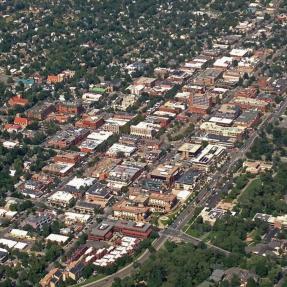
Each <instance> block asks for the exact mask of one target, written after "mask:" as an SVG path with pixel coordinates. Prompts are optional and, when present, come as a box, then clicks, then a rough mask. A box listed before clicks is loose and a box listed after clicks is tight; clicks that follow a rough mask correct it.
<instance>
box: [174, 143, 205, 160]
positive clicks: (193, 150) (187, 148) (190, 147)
mask: <svg viewBox="0 0 287 287" xmlns="http://www.w3.org/2000/svg"><path fill="white" fill-rule="evenodd" d="M201 146H202V145H201V144H195V143H184V144H183V145H182V146H180V147H179V148H178V150H177V151H178V153H179V154H180V155H181V157H182V158H183V159H187V158H190V157H194V156H196V155H197V154H198V153H199V152H200V150H201Z"/></svg>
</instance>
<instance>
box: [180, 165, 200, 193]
mask: <svg viewBox="0 0 287 287" xmlns="http://www.w3.org/2000/svg"><path fill="white" fill-rule="evenodd" d="M201 176H202V171H200V170H196V169H188V170H187V171H185V172H184V173H183V174H182V175H181V176H180V177H179V178H178V179H177V180H176V181H175V188H176V189H179V190H193V189H194V187H195V186H196V184H197V183H198V181H199V180H200V178H201Z"/></svg>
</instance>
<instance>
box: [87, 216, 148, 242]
mask: <svg viewBox="0 0 287 287" xmlns="http://www.w3.org/2000/svg"><path fill="white" fill-rule="evenodd" d="M114 232H120V233H122V234H124V235H125V236H132V237H137V238H143V239H144V238H148V237H149V236H150V235H151V233H152V225H151V224H149V223H136V222H134V221H111V220H109V221H107V220H105V221H103V222H101V223H99V224H98V225H97V226H95V227H94V228H93V229H92V230H91V232H90V234H89V239H90V240H109V239H111V238H112V236H113V233H114Z"/></svg>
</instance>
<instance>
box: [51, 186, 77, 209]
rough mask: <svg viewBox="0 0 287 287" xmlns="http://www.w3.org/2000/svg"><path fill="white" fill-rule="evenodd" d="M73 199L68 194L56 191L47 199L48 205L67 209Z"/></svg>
mask: <svg viewBox="0 0 287 287" xmlns="http://www.w3.org/2000/svg"><path fill="white" fill-rule="evenodd" d="M74 200H75V197H74V196H73V195H72V194H70V193H69V192H65V191H61V190H58V191H56V192H55V193H53V194H52V195H51V196H49V197H48V203H49V204H50V205H52V206H56V207H64V208H66V207H69V206H70V204H71V203H72V202H73V201H74Z"/></svg>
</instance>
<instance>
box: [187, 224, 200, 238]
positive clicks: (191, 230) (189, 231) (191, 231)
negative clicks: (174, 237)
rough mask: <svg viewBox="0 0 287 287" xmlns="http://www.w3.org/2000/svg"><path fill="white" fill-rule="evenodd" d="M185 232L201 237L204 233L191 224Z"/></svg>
mask: <svg viewBox="0 0 287 287" xmlns="http://www.w3.org/2000/svg"><path fill="white" fill-rule="evenodd" d="M185 233H187V234H188V235H190V236H193V237H201V236H202V235H203V234H204V233H202V232H200V231H198V230H196V229H193V228H192V226H190V227H189V228H188V229H187V230H186V232H185Z"/></svg>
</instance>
